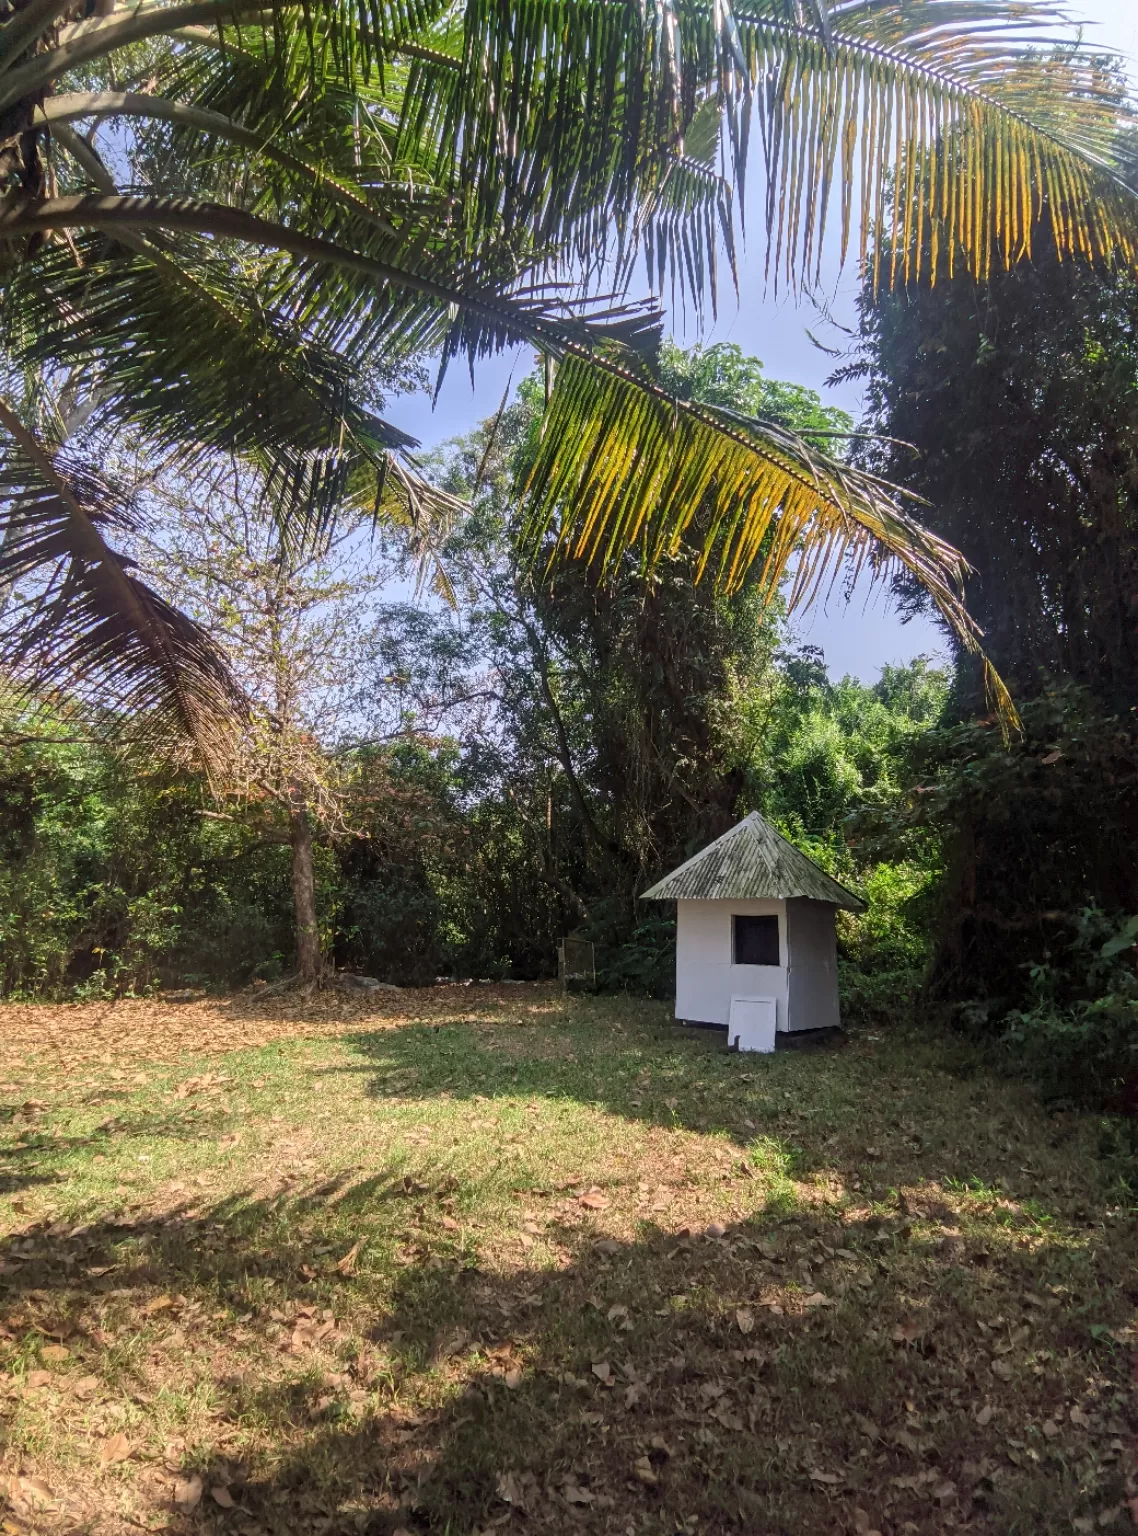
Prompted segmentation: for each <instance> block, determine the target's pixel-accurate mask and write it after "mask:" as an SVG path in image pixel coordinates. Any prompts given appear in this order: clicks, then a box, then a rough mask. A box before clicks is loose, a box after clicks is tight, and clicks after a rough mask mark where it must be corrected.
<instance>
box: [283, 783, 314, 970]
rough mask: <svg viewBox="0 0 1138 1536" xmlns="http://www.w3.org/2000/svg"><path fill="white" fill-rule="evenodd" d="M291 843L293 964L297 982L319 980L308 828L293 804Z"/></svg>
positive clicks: (301, 810)
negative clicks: (294, 942)
mask: <svg viewBox="0 0 1138 1536" xmlns="http://www.w3.org/2000/svg"><path fill="white" fill-rule="evenodd" d="M288 826H289V836H290V840H291V842H292V899H293V906H294V907H295V909H296V960H297V970H298V971H299V973H300V979H301V981H318V980H319V979H320V970H321V962H320V929H319V926H318V925H317V922H316V874H315V871H314V869H313V865H312V826H311V824H310V822H309V820H308V812H307V810H306V809H305V807H304V805H303V803H300V802H297V801H294V802H293V805H292V809H291V810H290V811H289V816H288Z"/></svg>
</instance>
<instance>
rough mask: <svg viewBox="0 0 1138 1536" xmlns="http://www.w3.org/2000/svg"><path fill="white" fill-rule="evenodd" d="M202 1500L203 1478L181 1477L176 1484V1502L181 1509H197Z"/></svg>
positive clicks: (195, 1476) (195, 1475)
mask: <svg viewBox="0 0 1138 1536" xmlns="http://www.w3.org/2000/svg"><path fill="white" fill-rule="evenodd" d="M201 1501H202V1480H201V1478H200V1477H198V1476H197V1474H196V1473H195V1474H194V1476H193V1477H183V1478H179V1479H178V1481H177V1482H176V1483H175V1484H174V1503H175V1504H176V1505H177V1506H178V1508H179V1509H186V1510H189V1509H197V1507H198V1505H199V1504H200V1503H201Z"/></svg>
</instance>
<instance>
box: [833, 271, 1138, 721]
mask: <svg viewBox="0 0 1138 1536" xmlns="http://www.w3.org/2000/svg"><path fill="white" fill-rule="evenodd" d="M862 332H863V346H864V353H865V357H864V361H863V363H862V364H861V367H860V369H859V371H860V372H862V373H864V375H865V376H866V378H867V380H868V384H869V408H870V412H871V415H872V417H873V420H874V423H875V425H876V426H877V427H878V428H879V429H880V431H881V432H882V433H883V434H885V435H886V437H887V438H888V439H892V440H893V442H892V443H891V444H886V445H885V446H884V447H882V448H879V449H878V450H877V451H876V453H875V456H874V467H875V468H878V469H880V470H881V471H882V472H883V473H885V474H886V475H888V476H889V477H891V478H894V479H898V480H901V481H903V482H904V483H905V484H906V485H908V486H910V487H911V488H912V489H913V490H915V491H917V492H918V493H919V494H920V495H922V496H924V497H926V498H928V500H929V503H930V507H929V511H928V513H927V514H926V516H927V518H928V521H929V522H930V524H931V526H933V527H934V528H935V529H936V530H937V532H938V533H940V534H941V535H943V537H944V538H946V539H948V540H950V541H951V542H952V543H953V544H955V545H956V546H957V547H958V548H959V549H960V550H961V551H962V552H963V553H964V555H965V556H966V558H967V559H968V561H969V562H970V564H971V567H972V569H971V571H970V573H969V575H968V578H967V583H966V593H967V600H968V605H969V609H970V611H971V612H972V614H973V615H974V617H975V618H976V619H977V621H978V622H979V623H980V624H981V626H982V627H983V629H984V632H985V636H986V641H985V643H986V645H987V647H988V650H989V654H990V655H991V656H992V657H993V659H994V660H995V661H996V664H997V665H998V666H999V668H1000V669H1001V671H1002V672H1004V673H1005V675H1006V676H1008V677H1009V678H1011V679H1013V680H1014V682H1015V684H1016V688H1017V692H1018V693H1019V694H1021V695H1022V696H1026V697H1030V696H1031V695H1033V694H1034V693H1036V692H1037V691H1038V690H1039V688H1040V686H1041V685H1042V683H1043V680H1044V679H1045V678H1047V677H1048V676H1051V677H1055V676H1059V675H1063V676H1066V677H1069V678H1073V679H1076V680H1077V681H1079V682H1081V683H1084V684H1086V685H1088V686H1089V687H1090V688H1092V689H1093V691H1094V692H1095V693H1096V695H1097V696H1098V697H1099V698H1100V700H1102V702H1103V703H1105V704H1107V705H1109V706H1111V707H1112V708H1122V709H1129V708H1130V707H1131V706H1132V705H1134V704H1135V703H1138V609H1136V607H1135V593H1136V592H1138V283H1136V282H1135V280H1134V277H1133V275H1132V274H1131V273H1130V272H1128V271H1126V270H1124V269H1120V268H1114V269H1111V270H1107V271H1099V270H1096V269H1094V268H1092V267H1090V266H1088V265H1087V263H1085V262H1082V261H1060V260H1059V259H1058V257H1057V253H1056V252H1055V250H1054V249H1053V248H1048V249H1045V250H1043V251H1040V252H1039V253H1037V256H1036V259H1035V260H1034V261H1033V262H1032V263H1030V264H1024V265H1021V266H1017V267H1015V268H1013V269H1012V270H1011V271H1008V272H999V273H996V274H993V275H992V277H991V278H990V279H989V280H988V282H986V283H982V284H980V283H974V282H970V281H967V280H964V281H958V282H956V283H946V284H940V285H938V286H937V287H936V288H935V289H930V290H926V291H919V290H913V291H910V292H907V293H903V294H902V293H896V294H878V295H876V296H873V295H868V294H867V297H866V302H865V306H864V310H863V326H862ZM906 444H911V445H912V450H915V453H914V452H913V451H912V450H911V449H910V448H909V447H906V446H904V445H906ZM909 596H910V598H911V599H912V600H914V601H916V602H919V601H921V596H920V594H919V593H918V592H917V591H915V590H914V589H913V588H912V587H911V586H910V588H909Z"/></svg>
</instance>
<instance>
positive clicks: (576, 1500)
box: [564, 1483, 594, 1504]
mask: <svg viewBox="0 0 1138 1536" xmlns="http://www.w3.org/2000/svg"><path fill="white" fill-rule="evenodd" d="M593 1497H594V1496H593V1494H591V1493H590V1492H589V1490H588V1489H587V1488H581V1487H580V1486H579V1485H578V1484H577V1483H566V1484H565V1488H564V1498H565V1502H566V1503H567V1504H591V1503H592V1502H593Z"/></svg>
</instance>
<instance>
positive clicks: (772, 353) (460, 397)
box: [385, 0, 1138, 682]
mask: <svg viewBox="0 0 1138 1536" xmlns="http://www.w3.org/2000/svg"><path fill="white" fill-rule="evenodd" d="M1070 12H1071V14H1073V15H1076V16H1078V17H1080V18H1082V19H1085V20H1086V22H1087V24H1088V33H1089V34H1090V36H1092V37H1093V39H1094V41H1095V42H1098V43H1101V44H1102V45H1104V46H1107V47H1111V48H1115V49H1118V50H1119V51H1120V52H1122V53H1124V54H1126V55H1127V56H1128V57H1129V58H1130V60H1131V62H1132V65H1133V68H1132V74H1134V75H1135V76H1136V77H1138V0H1073V3H1072V4H1071V5H1070ZM740 278H741V280H740V294H741V297H740V301H739V303H738V304H736V302H735V300H734V297H733V296H731V297H730V298H728V299H727V300H726V301H725V302H724V303H723V304H722V306H721V310H720V314H719V317H718V319H717V321H716V323H715V324H714V325H713V326H712V327H710V329H708V330H707V331H705V333H704V340H705V341H708V342H715V341H733V342H737V343H738V344H739V346H741V347H742V348H743V350H744V351H745V352H748V353H751V354H752V355H754V356H755V357H758V358H761V359H762V362H763V364H764V366H765V368H766V371H767V373H768V374H769V375H770V376H771V377H773V378H782V379H790V380H792V381H793V382H795V383H798V384H806V385H809V386H810V387H811V388H812V389H817V390H818V391H819V393H820V394H821V395H822V396H823V398H824V399H825V400H826V401H827V402H828V403H830V404H834V405H841V406H843V407H844V408H845V409H846V410H848V411H850V412H851V413H852V414H853V415H854V416H855V417H856V416H858V415H859V414H860V407H861V400H860V394H859V391H858V390H857V389H856V388H854V387H852V386H849V385H847V386H845V387H842V388H837V389H828V388H827V387H826V385H825V380H826V377H827V375H828V374H829V373H830V371H831V370H832V368H833V366H834V362H833V359H832V358H830V357H828V356H826V355H825V354H824V353H823V352H821V351H819V350H818V349H817V348H816V347H815V346H814V345H813V344H812V342H811V341H810V338H809V336H808V335H807V334H806V333H807V330H808V329H809V330H810V331H813V332H814V334H815V335H820V337H821V339H823V340H827V342H828V344H829V343H830V342H835V343H836V342H837V341H840V335H839V334H838V333H832V334H831V335H830V336H829V337H827V332H826V327H825V325H824V324H822V323H820V321H819V317H818V315H817V314H816V313H815V311H814V309H813V308H812V307H811V306H810V305H809V304H806V305H805V306H801V305H796V304H795V303H794V301H793V300H792V299H790V298H776V297H774V296H772V295H770V294H767V293H765V292H764V283H763V276H762V270H761V245H760V243H759V242H758V241H756V242H755V244H754V246H753V247H752V248H751V250H750V252H749V253H748V252H744V254H743V257H742V260H741V263H740ZM825 286H826V291H825V298H826V302H827V304H828V306H829V308H830V311H831V313H832V314H833V315H834V316H835V318H836V319H837V320H838V321H840V322H843V323H846V324H849V323H851V321H852V318H853V299H854V295H855V293H856V288H857V282H856V273H855V272H854V270H853V269H852V268H849V269H847V270H846V271H845V272H844V273H838V272H836V271H835V272H833V273H831V274H830V276H829V279H828V282H827V283H826V285H825ZM676 332H677V339H679V340H680V341H683V342H692V341H694V340H696V335H695V333H694V332H693V331H688V332H684V330H683V329H682V327H680V326H678V325H677V327H676ZM528 367H529V357H528V355H527V354H525V353H524V352H523V353H520V354H515V355H513V356H509V357H506V356H503V357H498V358H493V359H490V360H489V361H486V362H484V363H482V364H481V365H480V366H479V368H478V370H477V372H476V374H475V380H474V385H473V387H472V386H471V382H470V376H469V373H467V372H466V371H465V370H464V369H463V368H462V367H460V366H455V367H453V368H452V370H451V372H450V374H449V376H448V377H447V379H446V380H445V381H444V384H443V388H442V391H441V393H440V397H439V401H438V405H437V407H432V404H431V401H430V400H429V398H427V397H426V396H423V395H415V396H407V397H404V398H402V399H397V400H392V401H390V402H389V404H388V408H387V410H386V412H385V415H387V416H389V417H390V418H391V420H393V421H394V422H396V423H397V424H398V425H399V426H401V427H403V428H404V429H405V430H407V431H409V432H413V433H414V434H415V436H416V437H418V438H419V439H420V440H421V441H422V443H423V446H424V447H425V448H430V447H433V446H434V445H435V444H437V443H439V442H442V441H443V440H444V439H446V438H448V437H454V436H456V435H458V434H460V433H463V432H468V431H469V430H470V429H471V428H472V427H473V426H475V425H476V423H477V422H479V421H481V420H482V419H483V418H484V417H486V416H488V415H491V414H492V413H493V412H494V411H495V410H496V409H497V408H498V404H499V402H500V401H501V398H502V392H503V390H504V389H505V388H506V386H507V383H508V381H509V379H510V377H511V374H512V375H513V377H514V379H515V380H517V379H518V378H520V377H521V376H522V374H523V373H524V372H525V371H526V370H527V368H528ZM795 624H796V628H797V631H798V635H799V638H800V639H801V640H802V641H803V642H805V643H808V644H811V645H820V646H821V647H822V648H823V650H824V651H825V653H826V660H827V662H828V664H829V668H830V671H831V673H832V674H833V675H834V676H841V675H842V674H843V673H846V672H852V673H853V674H854V675H855V676H858V677H861V678H863V679H864V680H865V681H866V682H871V681H873V679H874V678H876V676H877V674H878V672H879V670H880V668H881V667H882V666H883V665H885V664H886V663H889V662H898V661H907V660H909V659H910V658H912V657H913V656H917V655H920V654H921V653H928V654H936V653H939V652H941V651H942V649H943V640H942V637H941V635H940V632H939V631H938V629H937V628H936V626H935V625H934V624H933V623H932V622H931V621H928V620H922V619H915V620H913V621H912V622H911V623H909V624H905V625H902V624H901V623H900V621H899V619H898V617H897V615H896V613H895V612H894V611H893V609H892V607H891V605H890V604H889V602H888V599H887V597H886V596H885V594H884V593H883V591H882V590H881V589H872V588H869V587H866V588H865V589H862V590H859V591H857V592H856V593H855V594H854V596H853V598H852V600H851V601H850V602H848V603H847V602H846V601H845V600H844V599H843V598H841V597H839V596H834V597H831V598H830V599H829V601H828V602H826V603H821V602H820V603H817V604H815V606H814V607H813V608H812V609H810V610H807V611H804V612H803V613H801V614H799V615H798V616H797V618H796V620H795Z"/></svg>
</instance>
